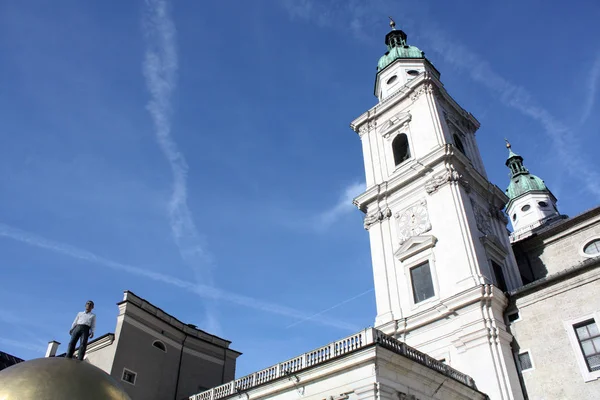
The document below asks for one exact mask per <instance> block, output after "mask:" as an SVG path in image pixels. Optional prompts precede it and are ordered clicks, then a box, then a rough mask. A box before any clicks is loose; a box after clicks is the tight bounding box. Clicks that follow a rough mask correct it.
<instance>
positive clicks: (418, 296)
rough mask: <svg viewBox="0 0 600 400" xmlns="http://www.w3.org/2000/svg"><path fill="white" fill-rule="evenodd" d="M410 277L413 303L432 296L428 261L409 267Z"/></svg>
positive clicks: (431, 281)
mask: <svg viewBox="0 0 600 400" xmlns="http://www.w3.org/2000/svg"><path fill="white" fill-rule="evenodd" d="M410 278H411V281H412V289H413V298H414V300H415V304H416V303H420V302H422V301H423V300H427V299H428V298H430V297H433V295H434V291H433V280H432V279H431V269H430V268H429V263H428V262H426V263H424V264H421V265H418V266H416V267H414V268H411V270H410Z"/></svg>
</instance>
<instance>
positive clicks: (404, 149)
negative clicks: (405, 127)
mask: <svg viewBox="0 0 600 400" xmlns="http://www.w3.org/2000/svg"><path fill="white" fill-rule="evenodd" d="M392 150H393V151H394V164H395V165H400V164H402V163H403V162H404V161H406V160H408V159H409V158H410V148H409V147H408V137H407V136H406V134H404V133H401V134H399V135H398V136H396V137H395V138H394V140H393V141H392Z"/></svg>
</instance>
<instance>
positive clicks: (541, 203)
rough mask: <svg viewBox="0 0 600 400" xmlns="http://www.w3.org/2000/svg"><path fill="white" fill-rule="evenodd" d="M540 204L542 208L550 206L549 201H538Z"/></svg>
mask: <svg viewBox="0 0 600 400" xmlns="http://www.w3.org/2000/svg"><path fill="white" fill-rule="evenodd" d="M538 204H539V206H540V207H542V208H545V207H548V203H546V202H545V201H538Z"/></svg>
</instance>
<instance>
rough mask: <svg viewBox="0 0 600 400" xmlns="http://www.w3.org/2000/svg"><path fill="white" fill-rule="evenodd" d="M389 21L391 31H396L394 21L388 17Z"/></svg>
mask: <svg viewBox="0 0 600 400" xmlns="http://www.w3.org/2000/svg"><path fill="white" fill-rule="evenodd" d="M388 18H389V19H390V28H392V30H393V31H395V30H396V22H395V21H394V19H393V18H392V17H388Z"/></svg>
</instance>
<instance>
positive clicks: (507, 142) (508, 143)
mask: <svg viewBox="0 0 600 400" xmlns="http://www.w3.org/2000/svg"><path fill="white" fill-rule="evenodd" d="M504 141H505V142H506V148H507V149H510V142H509V141H508V139H507V138H504Z"/></svg>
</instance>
